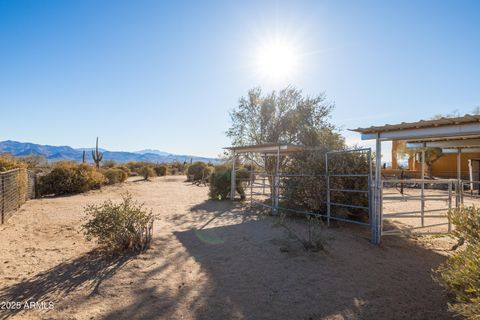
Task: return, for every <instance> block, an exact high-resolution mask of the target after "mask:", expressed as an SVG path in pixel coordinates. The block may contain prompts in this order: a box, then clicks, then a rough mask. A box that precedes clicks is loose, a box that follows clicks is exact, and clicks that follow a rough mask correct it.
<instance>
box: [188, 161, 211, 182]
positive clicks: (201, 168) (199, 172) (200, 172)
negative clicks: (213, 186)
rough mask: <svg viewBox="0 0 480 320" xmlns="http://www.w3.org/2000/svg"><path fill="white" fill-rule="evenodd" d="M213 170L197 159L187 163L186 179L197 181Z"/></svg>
mask: <svg viewBox="0 0 480 320" xmlns="http://www.w3.org/2000/svg"><path fill="white" fill-rule="evenodd" d="M212 172H213V167H211V166H208V165H207V164H206V163H204V162H201V161H197V162H194V163H193V164H191V165H189V166H188V168H187V181H190V182H193V181H199V180H202V179H205V178H207V177H209V176H210V174H211V173H212Z"/></svg>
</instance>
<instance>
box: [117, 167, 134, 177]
mask: <svg viewBox="0 0 480 320" xmlns="http://www.w3.org/2000/svg"><path fill="white" fill-rule="evenodd" d="M115 168H116V169H120V170H122V171H123V172H125V174H126V175H127V177H129V176H130V175H131V174H132V172H131V171H130V169H128V167H127V166H125V165H117V166H115Z"/></svg>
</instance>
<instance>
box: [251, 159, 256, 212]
mask: <svg viewBox="0 0 480 320" xmlns="http://www.w3.org/2000/svg"><path fill="white" fill-rule="evenodd" d="M254 183H255V169H254V167H253V155H252V154H250V209H252V208H253V184H254Z"/></svg>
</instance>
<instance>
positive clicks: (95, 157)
mask: <svg viewBox="0 0 480 320" xmlns="http://www.w3.org/2000/svg"><path fill="white" fill-rule="evenodd" d="M92 158H93V161H94V162H95V164H96V165H97V168H100V162H101V161H102V159H103V153H102V152H100V151H98V137H97V144H96V145H95V151H93V150H92Z"/></svg>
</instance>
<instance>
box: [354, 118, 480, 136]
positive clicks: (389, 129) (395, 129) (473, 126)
mask: <svg viewBox="0 0 480 320" xmlns="http://www.w3.org/2000/svg"><path fill="white" fill-rule="evenodd" d="M351 131H355V132H359V133H361V134H362V140H369V139H376V138H379V139H380V140H387V141H388V140H415V141H432V140H444V139H445V140H446V139H452V138H456V139H460V138H473V137H480V115H470V114H466V115H464V116H462V117H454V118H446V117H443V118H439V119H433V120H420V121H416V122H402V123H399V124H385V125H383V126H371V127H368V128H357V129H351Z"/></svg>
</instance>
